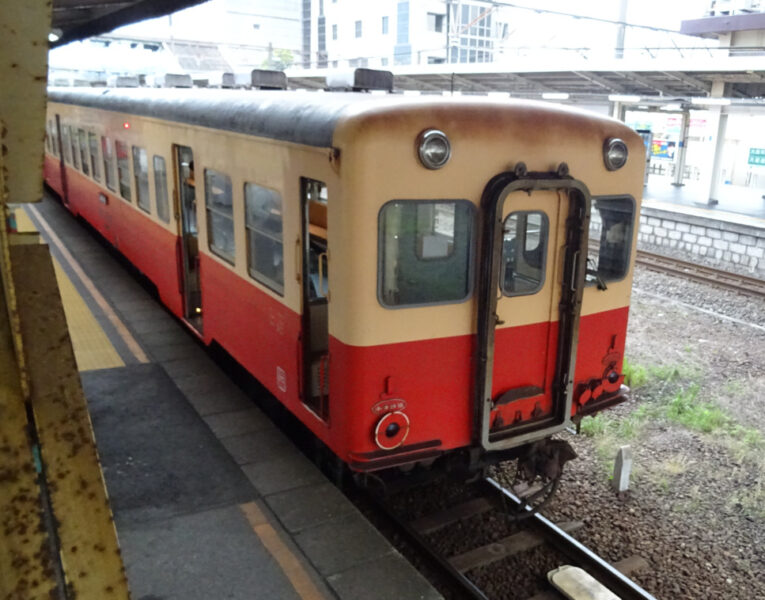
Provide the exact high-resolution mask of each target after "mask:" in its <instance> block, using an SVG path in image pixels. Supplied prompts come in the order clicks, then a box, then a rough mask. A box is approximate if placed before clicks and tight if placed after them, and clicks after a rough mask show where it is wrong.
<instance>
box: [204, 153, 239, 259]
mask: <svg viewBox="0 0 765 600" xmlns="http://www.w3.org/2000/svg"><path fill="white" fill-rule="evenodd" d="M208 172H212V173H215V174H216V175H223V176H225V177H226V178H227V179H228V182H229V186H230V188H231V214H230V215H227V214H223V213H222V212H221V211H220V210H218V209H216V208H213V207H211V206H210V198H211V196H210V194H208V193H207V191H208V190H207V173H208ZM202 178H203V181H204V190H205V231H206V233H207V248H208V249H209V250H210V252H211V253H213V254H214V255H215V256H217V257H218V258H220V259H221V260H224V261H225V262H227V263H228V264H230V265H231V266H236V226H235V220H234V181H233V179H232V178H231V176H230V175H229V174H228V173H224V172H223V171H219V170H217V169H210V168H209V167H205V168H204V169H203V170H202ZM210 212H214V213H215V214H217V215H218V216H222V217H225V218H227V219H230V220H231V236H232V238H233V240H234V249H233V253H232V254H231V255H230V256H229V255H228V254H226V253H225V251H223V250H221V249H220V248H218V247H217V246H213V241H212V239H213V236H212V235H211V233H210V228H211V226H212V219H211V218H210Z"/></svg>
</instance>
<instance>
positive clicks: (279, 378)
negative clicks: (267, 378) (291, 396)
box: [276, 367, 287, 393]
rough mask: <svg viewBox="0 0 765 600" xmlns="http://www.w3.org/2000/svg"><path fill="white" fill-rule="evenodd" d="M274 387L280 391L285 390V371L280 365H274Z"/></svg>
mask: <svg viewBox="0 0 765 600" xmlns="http://www.w3.org/2000/svg"><path fill="white" fill-rule="evenodd" d="M276 387H278V388H279V390H280V391H282V392H285V393H286V392H287V373H285V372H284V369H282V368H281V367H276Z"/></svg>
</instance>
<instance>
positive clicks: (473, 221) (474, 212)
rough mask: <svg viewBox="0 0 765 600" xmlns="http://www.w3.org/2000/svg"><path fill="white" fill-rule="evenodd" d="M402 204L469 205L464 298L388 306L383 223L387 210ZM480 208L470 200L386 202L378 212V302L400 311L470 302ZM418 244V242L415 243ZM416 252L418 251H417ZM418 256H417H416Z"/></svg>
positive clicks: (402, 199) (387, 307)
mask: <svg viewBox="0 0 765 600" xmlns="http://www.w3.org/2000/svg"><path fill="white" fill-rule="evenodd" d="M401 202H411V203H414V204H424V203H431V204H439V203H453V204H455V207H456V205H459V204H464V205H467V206H468V207H469V209H470V240H469V242H468V249H467V252H468V255H467V268H468V272H467V292H466V294H465V296H464V297H463V298H460V299H456V300H442V301H438V302H421V303H416V304H393V305H391V304H388V303H387V302H386V301H385V299H384V298H383V294H382V291H383V270H384V268H383V256H384V253H385V245H384V236H383V235H382V223H383V220H382V218H383V213H384V211H385V209H386V208H387V207H388V206H389V205H391V204H396V203H401ZM478 213H479V211H478V207H476V205H475V204H473V203H472V202H471V201H470V200H467V199H466V198H434V199H407V198H395V199H393V200H388V201H387V202H385V203H384V204H383V205H382V206H381V207H380V210H379V211H378V212H377V290H376V293H377V302H378V303H379V304H380V306H382V307H383V308H384V309H386V310H399V309H409V308H425V307H429V306H446V305H456V304H464V303H465V302H467V301H469V300H470V299H471V298H472V297H473V294H474V293H475V273H476V266H475V259H476V244H477V241H478V235H479V230H478V229H479V228H478ZM415 243H416V241H415ZM415 251H416V249H415ZM415 256H416V254H415ZM417 260H421V261H422V262H425V263H432V262H433V260H432V259H420V258H417Z"/></svg>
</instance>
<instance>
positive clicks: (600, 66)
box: [288, 55, 765, 103]
mask: <svg viewBox="0 0 765 600" xmlns="http://www.w3.org/2000/svg"><path fill="white" fill-rule="evenodd" d="M391 70H392V71H393V75H394V86H395V88H396V89H397V90H418V91H420V92H421V93H428V92H433V93H438V92H449V91H458V92H461V93H463V94H464V93H491V92H504V93H509V94H510V95H512V96H516V97H521V98H539V97H540V96H541V95H542V94H569V95H570V97H571V98H570V99H571V100H577V99H579V100H582V101H587V100H588V99H595V98H603V97H604V96H618V95H622V96H639V97H641V98H642V100H641V103H645V102H650V100H651V99H654V100H655V101H656V102H659V103H665V102H671V101H675V100H677V101H682V100H688V99H691V98H694V97H697V98H704V97H708V96H710V95H712V86H713V84H714V83H715V82H722V83H725V84H727V85H726V86H725V93H724V95H725V96H727V97H729V98H736V99H741V100H742V101H746V102H752V103H760V102H761V101H762V97H763V96H765V64H764V63H763V60H762V57H751V56H747V57H712V56H709V55H707V56H706V57H703V56H693V57H691V56H688V57H678V58H677V59H672V60H662V59H655V60H629V59H621V60H614V59H608V60H597V59H595V60H577V61H539V60H518V61H512V63H511V62H507V61H506V62H502V63H487V64H478V63H468V64H465V63H461V64H442V65H416V66H394V67H392V69H391ZM326 73H327V70H326V69H312V70H310V71H305V72H300V71H292V72H288V76H289V79H290V83H291V84H292V85H293V86H295V87H308V88H321V87H324V86H325V85H326V83H325V77H326Z"/></svg>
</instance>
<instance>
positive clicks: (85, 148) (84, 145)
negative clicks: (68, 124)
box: [77, 127, 90, 177]
mask: <svg viewBox="0 0 765 600" xmlns="http://www.w3.org/2000/svg"><path fill="white" fill-rule="evenodd" d="M77 149H78V150H79V152H80V171H82V174H83V175H87V176H88V177H90V166H89V165H88V163H89V162H90V146H89V144H88V132H87V130H85V129H83V128H82V127H78V128H77Z"/></svg>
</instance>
